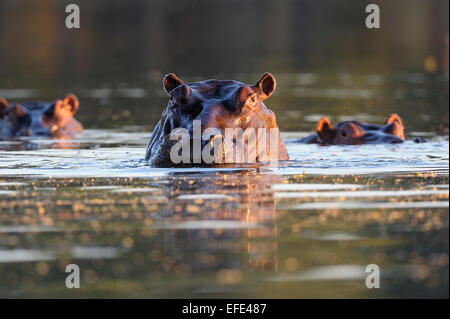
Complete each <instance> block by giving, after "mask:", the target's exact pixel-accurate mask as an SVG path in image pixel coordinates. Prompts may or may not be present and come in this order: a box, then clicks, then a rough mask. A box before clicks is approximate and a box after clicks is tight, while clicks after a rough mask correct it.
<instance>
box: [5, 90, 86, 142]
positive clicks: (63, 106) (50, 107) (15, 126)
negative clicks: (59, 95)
mask: <svg viewBox="0 0 450 319" xmlns="http://www.w3.org/2000/svg"><path fill="white" fill-rule="evenodd" d="M78 107H79V102H78V99H77V97H76V96H75V95H73V94H69V95H67V96H66V97H65V98H64V99H63V100H56V101H53V102H28V103H23V104H18V103H12V104H9V103H8V102H7V101H6V100H5V99H0V138H1V137H3V138H11V137H18V136H51V137H54V138H70V137H73V135H75V134H77V133H80V132H82V130H83V127H82V126H81V124H80V123H79V122H78V121H77V120H76V119H75V118H74V117H73V115H74V114H75V113H76V111H77V110H78Z"/></svg>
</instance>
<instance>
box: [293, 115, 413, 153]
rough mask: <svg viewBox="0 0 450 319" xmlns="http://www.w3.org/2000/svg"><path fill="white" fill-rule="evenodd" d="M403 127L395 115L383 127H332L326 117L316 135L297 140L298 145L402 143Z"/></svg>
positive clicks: (347, 123)
mask: <svg viewBox="0 0 450 319" xmlns="http://www.w3.org/2000/svg"><path fill="white" fill-rule="evenodd" d="M404 140H405V135H404V126H403V123H402V120H401V119H400V117H399V116H398V115H397V114H391V115H389V117H388V118H387V119H386V121H385V122H384V124H383V125H375V124H368V123H364V122H360V121H345V122H340V123H338V124H337V125H336V126H333V125H332V124H331V122H330V120H329V119H328V118H327V117H322V118H321V119H320V120H319V122H318V123H317V125H316V133H314V134H312V135H310V136H307V137H305V138H303V139H300V140H297V141H296V142H300V143H309V144H324V145H362V144H382V143H403V142H404Z"/></svg>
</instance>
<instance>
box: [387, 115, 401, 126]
mask: <svg viewBox="0 0 450 319" xmlns="http://www.w3.org/2000/svg"><path fill="white" fill-rule="evenodd" d="M393 122H397V123H398V124H400V125H401V126H403V122H402V119H401V118H400V116H398V114H396V113H393V114H391V115H389V116H388V118H387V119H386V122H384V125H386V124H391V123H393Z"/></svg>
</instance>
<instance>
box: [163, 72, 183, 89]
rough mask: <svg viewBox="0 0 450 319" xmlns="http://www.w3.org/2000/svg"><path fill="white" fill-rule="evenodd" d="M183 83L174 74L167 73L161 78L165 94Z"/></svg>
mask: <svg viewBox="0 0 450 319" xmlns="http://www.w3.org/2000/svg"><path fill="white" fill-rule="evenodd" d="M181 84H184V82H183V80H180V79H179V78H178V77H177V76H176V75H175V74H173V73H169V74H166V76H165V77H164V80H163V86H164V90H166V92H167V94H169V93H170V91H172V90H173V89H174V88H176V87H177V86H179V85H181Z"/></svg>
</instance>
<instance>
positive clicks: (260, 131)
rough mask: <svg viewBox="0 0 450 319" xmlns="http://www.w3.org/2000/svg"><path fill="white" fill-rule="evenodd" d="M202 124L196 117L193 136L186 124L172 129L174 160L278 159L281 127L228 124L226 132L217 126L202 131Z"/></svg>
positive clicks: (172, 154)
mask: <svg viewBox="0 0 450 319" xmlns="http://www.w3.org/2000/svg"><path fill="white" fill-rule="evenodd" d="M201 127H202V126H201V121H200V120H194V121H193V134H192V135H193V136H192V137H191V136H190V134H189V130H187V129H185V128H181V127H179V128H176V129H174V130H172V132H171V133H170V141H172V144H173V145H172V146H171V149H170V160H171V161H172V163H173V164H180V163H184V164H191V160H192V163H198V164H199V163H202V162H203V163H207V164H211V163H217V164H221V163H256V162H266V163H273V162H278V140H279V136H280V132H279V129H278V128H257V129H255V128H252V127H249V128H247V129H246V130H245V131H244V130H243V129H242V128H225V130H224V131H225V134H224V135H222V134H221V131H220V130H219V129H217V128H207V129H205V130H204V131H203V132H202V131H201ZM191 141H192V143H191ZM202 141H203V142H205V141H206V142H207V143H206V144H204V143H202ZM191 144H192V145H191ZM202 144H204V146H203V149H202ZM267 146H269V147H267ZM191 148H192V156H191Z"/></svg>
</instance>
